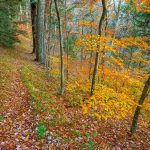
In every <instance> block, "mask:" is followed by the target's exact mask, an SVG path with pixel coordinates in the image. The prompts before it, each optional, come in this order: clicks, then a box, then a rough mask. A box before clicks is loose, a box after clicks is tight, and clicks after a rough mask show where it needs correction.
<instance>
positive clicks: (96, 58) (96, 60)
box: [90, 0, 106, 95]
mask: <svg viewBox="0 0 150 150" xmlns="http://www.w3.org/2000/svg"><path fill="white" fill-rule="evenodd" d="M102 7H103V12H102V16H101V18H100V21H99V28H98V35H100V36H101V34H102V24H103V21H104V19H105V16H106V4H105V0H102ZM99 48H100V45H98V46H97V49H98V50H99ZM98 62H99V52H98V51H97V52H96V56H95V65H94V71H93V78H92V85H91V93H90V94H91V95H93V92H94V89H95V84H96V76H97V70H98Z"/></svg>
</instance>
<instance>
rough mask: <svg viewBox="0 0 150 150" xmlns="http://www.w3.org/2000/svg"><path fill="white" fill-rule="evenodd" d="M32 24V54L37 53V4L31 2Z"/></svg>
mask: <svg viewBox="0 0 150 150" xmlns="http://www.w3.org/2000/svg"><path fill="white" fill-rule="evenodd" d="M30 3H31V23H32V41H33V50H32V53H35V52H36V36H37V34H36V17H37V16H36V12H37V8H36V3H35V2H33V0H31V2H30Z"/></svg>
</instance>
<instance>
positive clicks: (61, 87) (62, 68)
mask: <svg viewBox="0 0 150 150" xmlns="http://www.w3.org/2000/svg"><path fill="white" fill-rule="evenodd" d="M54 2H55V9H56V14H57V19H58V30H59V44H60V93H59V94H60V95H63V94H64V50H63V41H62V29H61V19H60V13H59V10H58V5H57V0H54Z"/></svg>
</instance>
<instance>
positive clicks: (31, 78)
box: [0, 39, 150, 150]
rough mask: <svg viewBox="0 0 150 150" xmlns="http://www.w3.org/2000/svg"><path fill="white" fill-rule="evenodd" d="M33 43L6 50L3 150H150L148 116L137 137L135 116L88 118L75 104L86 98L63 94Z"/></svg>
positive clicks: (0, 118) (0, 112)
mask: <svg viewBox="0 0 150 150" xmlns="http://www.w3.org/2000/svg"><path fill="white" fill-rule="evenodd" d="M28 43H29V42H28V41H27V39H26V43H22V44H21V45H19V46H16V48H15V49H5V48H0V51H1V55H0V79H1V80H0V91H1V93H0V149H29V150H30V149H39V150H40V149H43V150H45V149H62V150H67V149H68V150H69V149H70V150H71V149H72V150H80V149H81V150H82V149H85V150H86V149H89V150H92V149H95V150H100V149H136V150H137V149H139V150H142V149H143V150H148V149H150V140H149V139H150V126H149V120H148V119H147V118H146V117H144V116H143V115H141V116H140V119H139V127H138V130H137V133H136V135H134V136H133V137H130V136H129V135H128V132H129V129H130V125H131V119H132V115H130V114H129V115H128V116H126V118H124V119H119V120H117V119H115V118H110V119H108V120H101V121H98V120H97V119H96V118H94V117H91V116H89V115H88V114H83V109H82V107H81V105H77V103H76V102H74V101H73V100H74V99H78V100H79V102H78V103H82V102H80V98H81V97H82V96H86V95H80V94H79V93H77V91H72V93H71V92H70V93H69V92H68V93H65V96H64V97H61V96H58V94H57V91H58V90H57V89H58V86H59V82H58V80H57V78H55V77H49V78H48V77H47V72H46V71H45V68H44V67H43V66H41V65H40V64H38V63H36V62H34V56H33V55H32V54H29V50H30V49H31V48H30V46H29V45H28ZM70 82H71V81H70ZM70 85H71V84H70ZM68 91H69V86H68ZM145 116H146V115H145Z"/></svg>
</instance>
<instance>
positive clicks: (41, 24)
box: [37, 0, 45, 64]
mask: <svg viewBox="0 0 150 150" xmlns="http://www.w3.org/2000/svg"><path fill="white" fill-rule="evenodd" d="M37 14H38V16H37V34H38V35H37V51H38V52H37V54H38V55H37V56H38V58H37V60H38V61H39V62H40V63H42V64H45V41H44V39H45V0H38V13H37Z"/></svg>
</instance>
